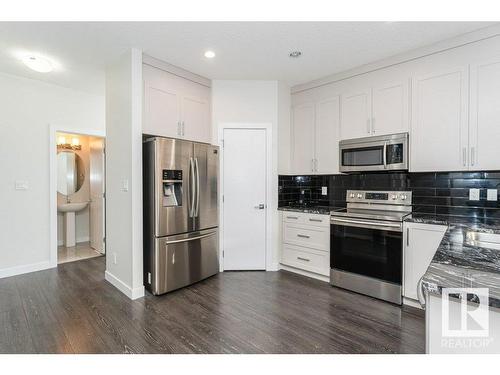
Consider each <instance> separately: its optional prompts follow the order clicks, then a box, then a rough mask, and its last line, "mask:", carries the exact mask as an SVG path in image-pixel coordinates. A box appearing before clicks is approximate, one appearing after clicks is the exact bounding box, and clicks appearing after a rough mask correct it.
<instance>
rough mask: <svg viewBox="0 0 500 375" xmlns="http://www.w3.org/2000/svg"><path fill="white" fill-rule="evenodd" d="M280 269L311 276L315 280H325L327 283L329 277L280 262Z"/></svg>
mask: <svg viewBox="0 0 500 375" xmlns="http://www.w3.org/2000/svg"><path fill="white" fill-rule="evenodd" d="M280 269H281V270H285V271H290V272H294V273H298V274H299V275H302V276H307V277H311V278H313V279H316V280H321V281H325V282H327V283H328V282H330V278H329V277H328V276H324V275H319V274H317V273H314V272H309V271H304V270H301V269H299V268H295V267H290V266H285V265H284V264H280Z"/></svg>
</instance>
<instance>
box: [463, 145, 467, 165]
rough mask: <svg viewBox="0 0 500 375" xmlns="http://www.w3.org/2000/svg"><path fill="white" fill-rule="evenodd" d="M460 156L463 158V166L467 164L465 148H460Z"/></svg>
mask: <svg viewBox="0 0 500 375" xmlns="http://www.w3.org/2000/svg"><path fill="white" fill-rule="evenodd" d="M462 158H463V161H464V163H463V164H464V167H466V166H467V148H465V147H464V148H463V149H462Z"/></svg>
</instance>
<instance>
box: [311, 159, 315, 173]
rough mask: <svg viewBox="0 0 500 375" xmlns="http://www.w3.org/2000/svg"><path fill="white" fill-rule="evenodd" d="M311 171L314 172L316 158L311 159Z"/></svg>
mask: <svg viewBox="0 0 500 375" xmlns="http://www.w3.org/2000/svg"><path fill="white" fill-rule="evenodd" d="M311 172H314V159H311Z"/></svg>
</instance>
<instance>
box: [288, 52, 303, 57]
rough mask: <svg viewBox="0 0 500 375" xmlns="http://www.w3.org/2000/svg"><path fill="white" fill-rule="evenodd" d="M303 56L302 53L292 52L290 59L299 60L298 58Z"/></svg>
mask: <svg viewBox="0 0 500 375" xmlns="http://www.w3.org/2000/svg"><path fill="white" fill-rule="evenodd" d="M301 55H302V52H300V51H292V52H290V55H289V56H290V57H293V58H297V57H300V56H301Z"/></svg>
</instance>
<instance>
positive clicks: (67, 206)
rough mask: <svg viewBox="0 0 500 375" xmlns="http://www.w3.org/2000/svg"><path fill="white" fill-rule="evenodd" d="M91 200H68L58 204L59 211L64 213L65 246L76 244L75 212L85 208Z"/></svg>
mask: <svg viewBox="0 0 500 375" xmlns="http://www.w3.org/2000/svg"><path fill="white" fill-rule="evenodd" d="M88 204H89V202H71V203H70V202H68V203H61V204H58V205H57V211H59V212H62V213H64V246H66V247H73V246H75V245H76V229H75V227H76V222H75V212H78V211H81V210H83V209H84V208H85V207H87V205H88Z"/></svg>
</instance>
